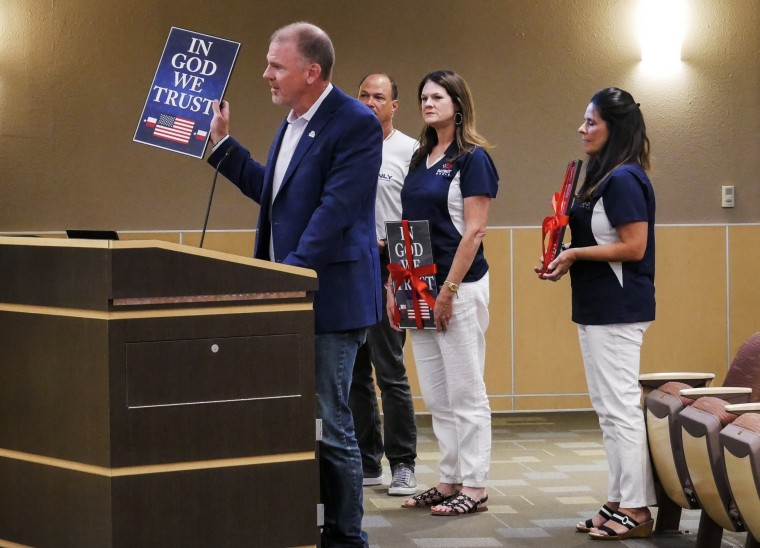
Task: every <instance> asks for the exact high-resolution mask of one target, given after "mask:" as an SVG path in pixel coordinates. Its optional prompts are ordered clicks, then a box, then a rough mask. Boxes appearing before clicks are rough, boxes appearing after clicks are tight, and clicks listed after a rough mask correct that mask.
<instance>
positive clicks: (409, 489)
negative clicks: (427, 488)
mask: <svg viewBox="0 0 760 548" xmlns="http://www.w3.org/2000/svg"><path fill="white" fill-rule="evenodd" d="M416 492H417V478H415V477H414V470H412V469H411V467H410V466H409V465H408V464H399V465H398V466H396V467H395V468H394V469H393V479H392V480H391V486H390V487H389V488H388V494H389V495H414V494H415V493H416Z"/></svg>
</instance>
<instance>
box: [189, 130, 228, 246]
mask: <svg viewBox="0 0 760 548" xmlns="http://www.w3.org/2000/svg"><path fill="white" fill-rule="evenodd" d="M237 148H238V147H237V145H232V146H230V148H228V149H227V152H225V153H224V156H222V159H221V160H219V162H218V163H217V164H216V169H214V181H213V182H212V183H211V194H209V197H208V207H206V219H205V220H204V221H203V231H202V232H201V244H200V246H199V247H201V248H203V240H204V239H205V238H206V226H208V216H209V213H211V201H212V200H213V199H214V189H215V188H216V178H217V176H218V175H219V168H220V167H222V164H223V163H224V161H225V160H226V159H227V158H228V157H229V155H230V154H232V153H233V152H235V151H236V150H237Z"/></svg>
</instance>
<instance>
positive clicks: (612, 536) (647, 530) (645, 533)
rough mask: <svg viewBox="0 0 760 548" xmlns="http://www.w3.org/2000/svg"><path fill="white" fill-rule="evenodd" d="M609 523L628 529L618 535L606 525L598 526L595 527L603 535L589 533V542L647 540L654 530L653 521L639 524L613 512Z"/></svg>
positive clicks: (630, 518) (649, 520)
mask: <svg viewBox="0 0 760 548" xmlns="http://www.w3.org/2000/svg"><path fill="white" fill-rule="evenodd" d="M610 520H611V521H614V522H615V523H619V524H620V525H623V526H625V527H626V529H628V530H627V531H625V532H624V533H618V532H617V531H615V530H614V529H610V528H609V527H607V526H606V525H600V526H599V527H597V529H598V530H599V531H603V532H604V533H606V534H604V535H602V534H599V533H594V532H593V531H592V532H589V534H588V536H589V537H590V538H591V540H625V539H627V538H647V537H649V536H651V535H652V529H653V528H654V520H653V519H651V518H650V519H648V520H647V521H645V522H643V523H639V522H638V521H636V520H635V519H633V518H632V517H630V516H627V515H625V514H621V513H620V512H613V513H612V517H611V518H610Z"/></svg>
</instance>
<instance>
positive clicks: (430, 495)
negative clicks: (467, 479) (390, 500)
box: [401, 487, 457, 508]
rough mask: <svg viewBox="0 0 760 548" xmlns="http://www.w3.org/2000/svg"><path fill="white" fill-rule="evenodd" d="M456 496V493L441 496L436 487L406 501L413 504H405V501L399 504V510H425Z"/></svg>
mask: <svg viewBox="0 0 760 548" xmlns="http://www.w3.org/2000/svg"><path fill="white" fill-rule="evenodd" d="M456 494H457V493H454V494H452V495H449V496H446V495H444V494H442V493H441V492H440V491H439V490H438V489H437V488H436V487H431V488H430V489H428V490H427V491H425V492H424V493H420V494H419V495H415V496H413V497H412V498H411V499H408V500H413V501H414V504H406V501H404V502H403V503H402V504H401V508H427V507H428V506H435V505H436V504H442V503H444V502H446V501H447V500H449V499H451V498H452V497H454V496H455V495H456Z"/></svg>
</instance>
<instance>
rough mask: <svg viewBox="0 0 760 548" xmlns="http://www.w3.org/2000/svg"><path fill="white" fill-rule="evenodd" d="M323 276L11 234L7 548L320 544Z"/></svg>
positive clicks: (179, 252)
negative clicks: (316, 314)
mask: <svg viewBox="0 0 760 548" xmlns="http://www.w3.org/2000/svg"><path fill="white" fill-rule="evenodd" d="M316 289H317V278H316V275H315V273H314V272H313V271H311V270H305V269H300V268H293V267H287V266H282V265H277V264H273V263H268V262H262V261H258V260H255V259H246V258H241V257H237V256H233V255H228V254H224V253H217V252H213V251H207V250H201V249H196V248H190V247H186V246H181V245H175V244H169V243H164V242H157V241H90V240H62V239H47V238H13V237H0V500H1V501H2V502H1V503H0V546H17V545H21V546H37V547H48V546H49V547H55V548H65V547H76V548H86V547H94V548H103V547H108V546H114V547H125V548H135V547H141V548H144V547H153V546H155V547H161V548H169V547H182V548H186V547H193V546H197V547H204V548H206V547H211V546H214V547H222V546H230V547H232V546H234V547H242V546H305V545H311V546H314V545H316V544H317V542H318V539H319V530H318V527H317V519H318V518H317V514H318V508H317V505H318V501H319V485H318V466H317V461H316V457H315V454H316V441H315V432H316V430H315V418H316V409H315V407H316V404H315V395H314V371H313V363H314V319H313V311H312V298H313V292H314V291H315V290H316Z"/></svg>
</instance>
